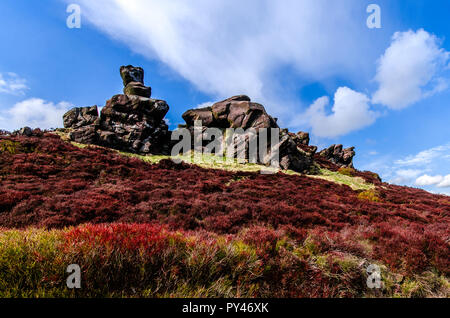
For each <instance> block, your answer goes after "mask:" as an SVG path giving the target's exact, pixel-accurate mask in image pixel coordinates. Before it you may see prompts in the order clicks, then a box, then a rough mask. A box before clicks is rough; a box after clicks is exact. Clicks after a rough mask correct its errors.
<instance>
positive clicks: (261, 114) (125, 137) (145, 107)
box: [18, 65, 355, 173]
mask: <svg viewBox="0 0 450 318" xmlns="http://www.w3.org/2000/svg"><path fill="white" fill-rule="evenodd" d="M120 76H121V77H122V81H123V86H124V89H123V93H124V94H119V95H115V96H113V97H112V98H111V99H109V100H108V101H107V102H106V106H105V107H103V109H102V111H101V113H100V114H99V113H98V108H97V106H90V107H77V108H73V109H71V110H70V111H68V112H67V113H66V114H65V115H64V117H63V120H64V127H65V128H66V129H67V130H68V131H69V137H70V139H71V140H73V141H76V142H79V143H84V144H96V145H101V146H105V147H110V148H114V149H119V150H123V151H127V152H132V153H139V154H166V155H169V154H170V153H171V149H172V146H173V144H174V143H176V141H171V138H170V137H171V132H170V131H169V128H168V126H167V124H166V122H165V121H164V116H165V115H166V114H167V112H168V110H169V106H168V105H167V103H166V102H165V101H163V100H157V99H152V98H150V97H151V92H152V91H151V88H150V87H148V86H145V85H144V70H143V69H142V68H140V67H134V66H132V65H128V66H122V67H120ZM183 119H184V120H185V121H186V125H183V126H184V127H186V128H188V129H189V130H191V133H192V136H194V134H193V132H194V122H195V121H196V120H200V121H201V122H202V132H205V131H206V129H207V128H219V129H221V130H222V132H224V131H225V130H226V129H227V128H234V129H237V128H242V129H243V130H244V131H246V132H248V131H249V129H252V130H253V129H254V130H253V132H252V133H251V134H248V133H247V134H245V135H244V136H239V135H238V136H237V137H236V136H235V140H234V142H235V143H237V144H239V145H242V144H243V146H244V147H245V148H244V149H245V150H246V158H247V159H250V158H249V154H248V145H249V140H251V139H250V138H259V137H260V136H261V129H263V128H264V129H268V131H267V132H268V136H267V137H268V138H267V142H268V144H267V152H268V155H266V156H265V157H264V158H259V157H260V156H261V155H260V154H258V158H257V162H259V163H263V164H265V163H267V162H268V161H269V160H268V156H270V149H271V148H272V146H275V147H278V148H279V155H280V156H279V158H280V166H281V168H282V169H291V170H294V171H297V172H302V173H314V172H316V169H317V167H318V165H322V164H321V162H322V163H327V162H328V163H329V162H332V163H334V164H336V165H338V166H340V167H353V163H352V160H353V156H354V155H355V152H354V148H353V147H352V148H347V149H342V145H332V146H331V147H329V148H327V149H324V150H322V151H321V152H320V153H319V154H316V152H317V147H315V146H310V145H309V142H310V138H309V134H308V133H307V132H302V131H300V132H298V133H296V134H294V133H291V132H289V131H288V130H287V129H280V130H279V134H280V135H279V144H278V145H270V143H271V136H270V133H271V130H270V128H278V129H279V126H278V124H277V119H276V118H273V117H272V116H270V115H269V114H268V113H267V112H266V110H265V108H264V106H263V105H261V104H258V103H254V102H252V101H251V100H250V98H249V97H248V96H245V95H238V96H233V97H230V98H228V99H225V100H223V101H220V102H217V103H215V104H213V105H212V106H210V107H205V108H199V109H190V110H188V111H186V112H185V113H184V114H183ZM19 133H20V134H23V135H30V129H29V128H24V129H23V131H21V132H18V134H19ZM192 143H193V144H194V140H193V139H192ZM209 143H210V141H209V140H203V143H202V145H203V147H205V146H206V145H208V144H209ZM237 152H238V150H237V149H235V150H234V153H233V154H232V155H233V156H237ZM314 158H316V162H315V161H314ZM252 159H255V158H252Z"/></svg>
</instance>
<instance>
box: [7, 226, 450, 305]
mask: <svg viewBox="0 0 450 318" xmlns="http://www.w3.org/2000/svg"><path fill="white" fill-rule="evenodd" d="M261 235H262V236H261ZM370 263H376V264H378V265H379V266H380V268H381V270H382V273H381V275H382V281H383V288H382V289H381V290H377V291H375V290H371V289H368V288H367V286H366V284H365V281H366V279H367V273H366V272H365V267H366V265H367V264H370ZM69 264H79V265H80V267H81V270H82V274H81V276H82V279H81V281H82V288H81V289H78V290H71V289H68V288H67V287H66V279H67V276H68V275H69V274H67V273H66V268H67V266H68V265H69ZM449 296H450V294H449V281H448V279H447V278H446V277H444V276H441V275H439V274H438V273H436V272H433V271H427V272H424V273H422V274H421V275H410V276H405V277H403V276H401V275H398V274H396V273H393V272H390V271H389V270H388V269H387V267H386V266H384V265H383V264H381V263H379V262H376V261H374V260H370V259H367V258H364V257H361V256H357V255H353V254H351V253H348V252H343V251H338V250H333V251H323V250H321V248H320V247H319V245H318V244H317V243H316V238H315V237H314V235H313V234H310V235H308V237H307V238H306V239H305V240H303V241H298V240H295V239H293V238H291V237H289V235H287V234H286V233H285V232H283V231H274V230H271V229H268V228H261V227H258V228H248V229H244V230H242V231H241V232H239V233H238V234H236V235H217V234H212V233H207V232H195V233H192V232H171V231H168V230H165V229H164V228H161V227H159V226H155V225H145V224H141V225H137V224H127V225H125V224H109V225H89V224H87V225H82V226H78V227H76V228H66V229H62V230H43V229H34V228H29V229H25V230H8V229H0V297H449Z"/></svg>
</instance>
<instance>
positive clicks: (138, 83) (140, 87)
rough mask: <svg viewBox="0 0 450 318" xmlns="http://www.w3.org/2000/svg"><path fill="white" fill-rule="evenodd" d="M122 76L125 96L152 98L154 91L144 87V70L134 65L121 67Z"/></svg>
mask: <svg viewBox="0 0 450 318" xmlns="http://www.w3.org/2000/svg"><path fill="white" fill-rule="evenodd" d="M120 76H121V77H122V81H123V86H124V89H123V93H124V94H125V95H137V96H142V97H147V98H150V96H151V95H152V89H151V88H150V87H148V86H145V85H144V70H143V69H142V68H141V67H134V66H132V65H128V66H121V67H120Z"/></svg>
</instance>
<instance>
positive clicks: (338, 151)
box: [319, 145, 356, 168]
mask: <svg viewBox="0 0 450 318" xmlns="http://www.w3.org/2000/svg"><path fill="white" fill-rule="evenodd" d="M354 150H355V147H350V148H346V149H343V146H342V145H331V146H330V147H328V148H325V149H323V150H322V151H320V152H319V155H320V156H322V157H324V158H325V159H327V160H328V161H330V162H332V163H334V164H336V165H338V166H340V167H347V168H353V157H354V156H355V154H356V153H355V151H354Z"/></svg>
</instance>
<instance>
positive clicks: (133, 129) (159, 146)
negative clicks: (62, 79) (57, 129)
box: [63, 65, 170, 154]
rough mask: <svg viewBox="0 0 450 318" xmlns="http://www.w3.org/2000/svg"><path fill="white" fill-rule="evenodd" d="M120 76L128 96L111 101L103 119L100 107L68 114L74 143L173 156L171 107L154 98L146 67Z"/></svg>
mask: <svg viewBox="0 0 450 318" xmlns="http://www.w3.org/2000/svg"><path fill="white" fill-rule="evenodd" d="M120 75H121V77H122V80H123V84H124V86H125V87H124V92H125V94H120V95H115V96H113V97H112V98H111V99H110V100H108V101H107V102H106V106H105V107H103V109H102V111H101V114H100V116H98V110H97V106H92V107H79V108H74V109H71V110H70V111H68V112H67V113H66V114H65V115H64V117H63V119H64V127H65V128H71V132H70V134H69V136H70V138H71V140H73V141H76V142H80V143H86V144H98V145H102V146H105V147H110V148H115V149H119V150H124V151H128V152H134V153H142V154H148V153H153V154H161V153H164V154H169V153H170V132H169V127H168V126H167V124H166V123H165V121H164V116H165V115H166V114H167V111H168V110H169V106H168V105H167V103H166V102H165V101H163V100H156V99H151V98H150V96H151V88H150V87H147V86H145V85H144V70H143V69H142V68H140V67H133V66H131V65H128V66H122V67H121V68H120Z"/></svg>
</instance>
